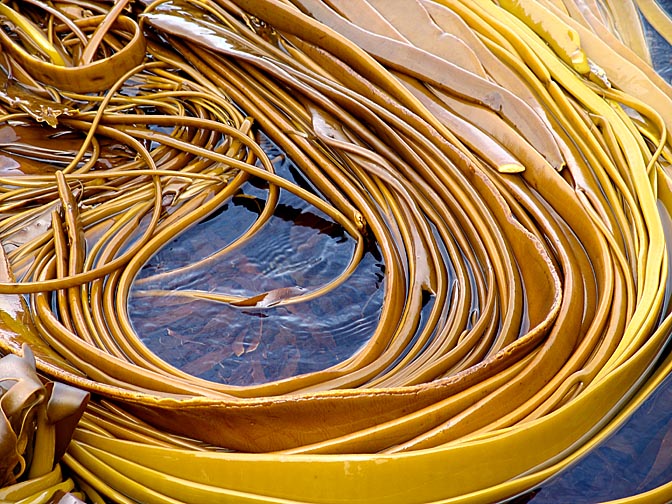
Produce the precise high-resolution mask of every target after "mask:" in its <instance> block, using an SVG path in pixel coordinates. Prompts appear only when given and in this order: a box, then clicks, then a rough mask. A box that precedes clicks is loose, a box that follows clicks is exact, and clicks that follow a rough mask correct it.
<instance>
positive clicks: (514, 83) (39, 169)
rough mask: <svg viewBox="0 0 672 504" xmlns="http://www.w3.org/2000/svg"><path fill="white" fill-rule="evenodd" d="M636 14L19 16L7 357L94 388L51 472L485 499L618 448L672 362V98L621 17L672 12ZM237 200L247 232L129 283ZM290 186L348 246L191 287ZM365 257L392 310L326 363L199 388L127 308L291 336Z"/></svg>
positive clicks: (91, 12)
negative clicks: (201, 310) (214, 315)
mask: <svg viewBox="0 0 672 504" xmlns="http://www.w3.org/2000/svg"><path fill="white" fill-rule="evenodd" d="M639 4H640V6H639V7H638V6H637V5H636V3H633V2H623V1H620V2H576V3H574V2H570V1H565V2H561V1H550V0H541V1H537V2H533V1H531V0H512V1H503V0H502V1H498V2H493V1H491V0H469V1H466V0H405V1H395V2H390V1H387V0H345V1H341V0H329V1H327V2H322V1H317V0H291V1H289V0H246V1H244V2H242V1H241V2H238V1H236V0H208V1H202V0H156V1H153V2H117V3H116V5H115V6H114V7H111V6H110V5H109V4H102V3H96V2H80V1H78V2H72V3H68V2H67V1H64V2H59V3H57V4H46V3H43V2H41V1H39V0H30V2H22V3H20V4H19V3H18V2H15V3H12V2H9V3H7V4H0V5H2V7H0V16H2V17H3V24H4V26H6V27H10V28H11V29H6V30H0V44H2V47H3V53H2V54H3V59H2V60H0V62H2V64H3V68H4V73H3V74H2V75H3V77H4V79H5V86H4V90H3V91H2V96H0V98H1V100H2V106H3V111H2V117H3V120H4V122H3V126H2V127H1V128H0V134H1V135H2V137H3V138H4V137H7V140H6V142H5V143H3V144H2V150H3V152H4V153H5V154H7V156H8V157H7V159H10V158H11V159H13V160H15V161H13V162H14V163H16V165H12V166H13V168H7V169H5V170H3V173H2V174H1V176H0V213H1V214H2V216H3V219H2V221H0V240H2V244H3V247H4V251H5V254H6V261H7V264H8V266H9V269H8V270H7V271H6V272H4V274H3V277H2V279H1V280H2V281H1V282H0V292H1V293H2V294H1V295H2V299H3V303H4V304H3V306H9V305H11V306H20V307H21V308H20V310H17V311H15V312H12V311H11V310H6V309H5V308H3V310H2V313H3V330H2V338H1V339H0V341H1V342H2V348H3V350H4V351H5V352H8V353H13V354H17V355H23V356H24V357H23V359H24V360H30V359H31V357H30V355H31V352H32V353H34V356H35V361H36V366H37V369H38V370H39V371H40V372H41V373H42V374H43V375H44V376H47V377H49V379H50V380H56V381H57V382H58V383H65V384H67V386H68V387H76V388H77V389H81V390H84V391H87V392H91V393H93V394H94V400H92V401H91V404H90V405H89V406H88V407H87V409H86V412H85V413H84V414H83V417H82V420H81V421H80V422H79V424H78V427H77V428H76V430H75V431H74V435H73V441H72V442H71V443H70V445H69V448H68V450H67V453H66V454H65V455H64V457H63V463H64V465H65V466H67V467H68V469H69V471H70V473H71V474H72V475H73V477H74V478H75V479H76V482H77V484H78V485H80V487H79V488H81V490H82V491H83V492H84V494H85V495H86V498H87V499H89V500H90V501H92V502H103V499H107V500H110V501H113V502H121V503H127V502H135V501H138V502H156V503H174V502H190V503H197V502H204V503H205V502H213V501H217V500H227V501H228V500H231V501H235V502H246V503H252V502H277V503H290V502H296V503H298V502H302V503H307V502H325V503H326V502H346V501H347V502H351V503H357V502H362V503H364V502H365V503H381V504H382V503H396V502H398V503H405V504H409V503H425V502H442V503H448V502H495V501H498V500H502V499H506V498H509V497H512V496H514V495H516V494H519V493H521V492H526V491H529V490H530V489H532V488H534V487H535V486H537V485H539V484H540V483H541V482H542V481H544V480H545V479H547V478H548V477H549V476H551V475H553V474H555V473H557V472H558V471H559V470H561V469H562V468H564V467H566V466H567V465H568V464H570V463H572V462H573V461H575V460H576V459H577V458H578V457H580V456H581V455H583V454H584V453H586V452H587V451H588V450H590V449H591V448H592V447H593V446H595V445H596V444H597V443H599V442H600V441H601V440H602V439H604V438H605V437H606V436H607V435H608V434H609V433H611V432H613V431H614V429H615V428H616V426H618V425H619V424H620V423H621V422H623V420H624V419H625V418H627V416H628V415H629V414H630V413H631V412H632V411H633V409H634V408H636V407H637V405H639V404H640V403H641V402H642V401H643V400H644V398H646V396H647V395H648V394H650V393H651V391H652V390H653V388H655V386H656V385H657V384H658V383H660V382H661V381H662V379H663V378H664V377H665V376H666V375H668V374H669V373H670V371H671V370H672V361H670V359H669V358H668V357H666V355H667V353H666V352H665V345H666V343H667V340H668V336H669V333H670V325H671V324H672V318H671V317H670V313H669V312H670V306H669V297H670V293H669V285H668V283H669V280H668V277H669V271H668V269H669V257H668V247H667V237H669V229H670V224H671V221H670V215H671V214H672V185H671V184H670V181H671V180H672V179H671V178H670V176H671V173H670V162H672V150H671V148H672V142H671V140H672V137H671V136H670V133H669V128H670V127H671V126H672V123H671V118H672V92H671V91H672V90H671V88H670V86H669V84H667V83H666V82H665V81H664V80H663V79H662V78H660V77H659V76H658V75H657V74H656V73H655V71H654V70H653V69H652V68H651V61H650V55H649V53H648V48H647V44H646V41H645V40H644V35H643V31H642V29H641V25H640V23H639V22H638V20H637V18H636V17H633V15H632V13H637V12H638V8H641V10H642V12H644V13H645V14H646V15H647V17H648V18H650V19H651V20H652V21H651V22H652V24H653V25H654V26H655V27H656V28H657V29H658V30H661V31H663V32H668V31H669V20H667V18H664V17H662V14H661V12H660V11H659V10H657V9H656V8H655V7H654V6H653V3H652V2H644V1H641V2H639ZM667 35H668V36H669V33H667ZM3 142H4V140H3ZM268 144H272V145H273V146H274V148H275V149H277V150H279V151H280V152H282V153H283V154H282V156H286V157H287V158H289V159H291V160H292V162H293V163H294V164H293V166H294V167H295V169H296V171H298V172H300V176H301V177H303V178H304V179H305V181H306V182H305V183H297V182H294V181H292V180H289V178H287V177H286V176H285V175H283V174H280V173H278V172H277V170H276V166H275V164H274V159H271V157H269V155H268V149H265V148H264V145H268ZM250 185H254V186H255V187H256V190H257V192H263V193H264V194H265V200H262V199H259V201H263V205H261V206H260V208H259V209H258V215H257V216H256V219H255V220H254V222H253V223H252V224H251V225H250V226H249V227H248V228H247V229H241V230H240V231H239V232H238V233H237V236H236V237H235V238H234V239H232V240H231V241H230V242H228V243H227V244H226V245H224V246H222V247H220V248H219V249H217V250H216V251H214V252H211V253H210V254H208V255H207V256H206V257H204V258H198V259H194V260H193V261H192V262H191V263H190V264H187V265H184V266H182V267H180V268H175V269H174V270H167V271H163V272H158V273H155V274H152V275H149V276H139V275H140V273H141V270H142V269H143V267H144V266H145V265H146V264H147V263H148V261H150V260H151V258H152V257H154V256H155V255H156V254H157V252H159V251H160V250H161V249H162V248H165V247H167V246H168V245H169V244H171V243H174V242H175V241H176V240H179V239H180V236H181V235H183V234H184V233H186V232H187V231H188V230H189V229H190V228H191V227H192V226H194V225H196V224H198V223H199V222H203V221H204V220H205V219H207V218H210V217H212V216H214V215H216V214H217V213H218V212H220V211H222V208H224V206H225V205H227V204H228V203H230V202H232V201H233V198H234V197H243V196H244V195H245V192H244V191H245V188H246V187H249V186H250ZM286 192H289V193H292V194H293V195H294V197H296V198H299V199H301V200H303V201H304V202H305V204H306V205H307V206H309V207H311V208H314V209H315V211H316V212H319V214H320V215H323V216H324V218H325V220H329V221H330V222H333V223H334V225H337V226H339V229H342V230H343V233H344V236H345V237H346V238H344V239H345V240H347V242H348V243H349V244H350V248H349V251H350V252H349V253H350V254H351V255H350V257H349V258H348V260H346V261H344V263H343V264H344V266H343V267H342V268H339V269H338V271H336V272H335V273H334V274H333V277H332V278H330V279H329V280H327V281H324V282H323V283H320V284H319V285H312V284H311V285H308V286H307V285H302V284H299V283H297V284H280V285H276V286H275V287H273V288H269V289H266V290H257V291H254V289H252V288H251V289H248V290H245V291H242V292H241V291H240V290H235V289H232V290H227V289H226V288H224V287H222V288H219V287H218V286H216V287H215V288H212V287H211V286H210V285H209V284H208V285H206V286H205V287H204V286H203V285H201V284H199V282H190V283H189V284H188V285H184V286H180V285H179V281H180V278H184V277H183V276H181V275H185V274H186V273H190V274H194V275H195V278H199V277H198V276H197V273H194V272H197V271H203V270H207V269H209V268H211V267H213V265H214V264H216V263H217V261H226V260H227V258H230V257H235V254H236V253H237V252H239V251H240V250H241V249H242V248H243V247H244V246H245V245H247V244H249V243H251V242H253V241H254V239H255V236H257V235H258V233H260V232H261V230H262V229H264V228H265V227H267V226H268V224H269V222H270V219H271V217H272V216H273V214H274V212H275V211H276V210H277V208H278V205H279V201H280V198H281V194H284V193H286ZM372 244H375V250H376V253H379V254H380V257H381V261H382V263H383V264H384V279H383V281H382V289H383V295H382V304H381V306H380V311H379V314H378V323H377V325H376V326H375V328H374V329H373V330H372V331H371V333H370V334H369V335H368V338H367V340H366V342H365V343H364V344H363V345H362V347H361V348H360V349H359V350H357V351H356V352H355V353H354V354H352V355H347V356H343V357H342V358H341V359H340V360H339V361H338V362H336V363H334V364H331V365H328V366H324V368H321V369H318V370H311V371H307V372H301V368H300V367H297V366H294V367H292V366H289V367H288V368H287V369H290V370H296V369H298V371H297V372H295V373H293V372H289V371H288V372H287V373H286V375H282V376H280V377H279V378H277V379H268V380H265V379H253V380H251V381H250V382H249V383H244V384H239V383H226V382H222V383H219V382H215V381H209V380H207V379H205V378H202V377H198V376H194V375H192V374H190V373H189V372H187V371H185V370H183V369H180V368H179V367H178V366H176V365H174V364H172V363H170V362H167V361H166V360H164V359H162V358H161V357H159V356H157V355H156V354H155V353H154V352H152V351H151V350H150V349H149V347H148V346H147V344H146V341H144V340H143V335H142V334H138V333H137V331H136V328H135V327H134V324H133V317H132V315H131V313H130V312H129V298H131V297H134V296H135V297H136V298H147V299H150V298H152V299H154V298H162V299H163V298H166V299H169V300H170V301H166V303H174V305H175V306H176V307H177V308H176V309H177V310H179V309H181V307H184V306H188V305H189V304H190V303H196V302H200V303H203V302H207V303H214V304H216V305H217V306H221V307H222V309H224V308H227V309H228V308H231V307H233V308H235V309H239V310H245V309H247V310H252V309H254V310H260V313H261V312H263V314H264V316H266V314H268V315H269V316H271V315H272V314H273V313H274V312H275V311H277V310H281V309H282V310H290V309H291V310H292V313H293V314H294V315H295V316H297V317H301V316H302V311H301V309H302V307H305V306H307V303H310V302H312V301H315V300H317V299H323V298H325V297H327V298H328V296H330V295H333V293H334V292H336V291H338V289H339V288H342V287H343V286H344V285H347V282H348V279H350V278H351V277H352V276H353V275H354V274H355V272H356V271H357V270H358V268H362V267H363V266H362V264H363V261H364V258H365V257H366V256H367V254H369V253H370V252H371V250H372V247H373V245H372ZM272 252H273V251H272V250H271V253H272ZM199 268H200V269H199ZM14 277H15V279H14ZM250 290H252V292H250ZM168 296H171V297H168ZM26 300H27V301H26ZM195 306H196V305H195ZM198 306H200V305H198ZM260 338H263V334H262V335H261V336H260ZM259 344H260V343H259V342H257V343H253V344H248V347H247V348H251V350H249V351H254V349H256V348H257V347H258V346H259ZM26 345H28V347H30V348H31V349H32V350H30V351H29V350H27V348H28V347H27V346H26ZM237 345H238V347H236V348H232V349H230V352H229V354H234V353H235V354H236V355H238V356H240V355H242V354H244V353H245V352H246V351H247V350H246V347H245V345H243V344H242V343H240V342H238V343H237ZM11 358H17V359H18V357H12V356H8V357H5V358H4V359H11ZM2 362H4V360H3V361H0V370H2ZM1 383H2V382H1V381H0V384H1ZM59 386H60V385H59ZM3 390H4V388H3ZM54 390H56V389H55V388H54ZM7 394H9V392H7ZM0 401H4V399H0ZM7 401H8V400H7ZM2 404H4V403H3V402H0V405H2ZM78 411H79V410H78ZM41 414H42V413H37V418H38V420H37V422H38V423H39V421H40V420H39V418H41V417H40V415H41ZM41 432H42V428H40V429H38V431H37V434H36V435H37V436H40V435H42V434H41ZM47 435H48V434H47ZM19 438H20V435H19ZM2 440H3V443H4V435H3V438H2ZM36 446H37V445H36ZM512 453H515V457H512V456H511V454H512ZM50 460H51V459H50ZM35 463H37V461H36V462H33V464H35ZM38 467H39V468H40V469H39V470H36V471H37V472H36V473H35V474H33V472H31V473H30V477H31V478H33V477H43V476H45V475H46V474H48V473H49V471H52V470H56V469H54V465H53V461H51V462H50V464H49V466H48V467H47V466H46V465H45V464H43V463H41V464H40V465H39V466H38ZM9 471H10V472H12V471H14V472H13V474H14V475H15V476H18V475H17V473H16V472H15V469H14V465H13V466H12V467H10V468H9ZM38 473H39V474H38ZM49 474H50V473H49ZM5 479H6V478H5ZM56 479H58V478H56ZM70 488H71V487H69V489H70ZM69 489H68V490H66V491H69ZM638 498H639V497H633V501H636V499H638ZM641 498H644V497H641ZM645 498H655V499H657V500H661V501H663V500H670V499H671V498H672V484H667V485H664V486H662V487H659V488H657V489H654V490H651V491H650V492H649V493H647V494H645Z"/></svg>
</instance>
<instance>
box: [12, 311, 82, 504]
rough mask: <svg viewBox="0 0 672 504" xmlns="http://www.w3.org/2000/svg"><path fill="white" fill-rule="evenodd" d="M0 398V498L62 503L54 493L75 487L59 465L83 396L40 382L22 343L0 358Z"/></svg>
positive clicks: (32, 360)
mask: <svg viewBox="0 0 672 504" xmlns="http://www.w3.org/2000/svg"><path fill="white" fill-rule="evenodd" d="M6 313H7V312H6V311H4V307H3V314H6ZM3 325H5V324H4V322H3ZM0 394H1V395H0V413H1V415H2V431H1V433H2V435H1V436H0V439H1V440H2V443H1V444H0V455H1V457H0V459H1V460H2V463H1V465H0V487H1V488H0V500H2V502H6V501H10V502H46V501H47V500H49V501H50V502H61V499H60V498H59V496H58V495H57V494H58V493H59V492H60V493H61V494H63V493H66V492H67V493H69V492H70V491H71V490H73V489H74V487H75V485H74V482H73V480H72V479H70V478H68V479H66V480H63V478H62V477H61V466H60V464H59V462H60V460H61V457H62V456H63V455H64V453H65V451H66V449H67V447H68V444H69V443H70V438H71V437H72V434H73V431H74V430H75V427H76V426H77V424H78V422H79V419H80V417H81V416H82V414H83V413H84V409H85V407H86V404H87V401H88V393H86V392H83V391H82V390H81V389H78V388H75V387H71V386H69V385H65V384H63V383H59V382H55V383H54V382H47V383H43V382H42V381H41V380H40V378H39V377H38V375H37V371H36V369H35V359H34V356H33V354H32V352H31V350H30V348H29V347H28V346H27V345H26V346H24V347H23V355H22V356H18V355H13V354H9V355H6V356H4V357H2V358H1V359H0ZM71 497H72V499H75V501H76V499H77V497H75V496H74V495H71ZM62 502H67V501H62ZM73 502H74V501H73Z"/></svg>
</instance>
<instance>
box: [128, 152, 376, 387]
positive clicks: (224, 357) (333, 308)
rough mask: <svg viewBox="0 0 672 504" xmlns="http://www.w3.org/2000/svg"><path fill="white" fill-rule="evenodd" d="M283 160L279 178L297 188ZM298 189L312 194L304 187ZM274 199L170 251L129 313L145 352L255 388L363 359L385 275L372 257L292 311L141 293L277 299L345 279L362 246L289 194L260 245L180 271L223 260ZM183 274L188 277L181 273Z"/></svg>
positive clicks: (211, 221)
mask: <svg viewBox="0 0 672 504" xmlns="http://www.w3.org/2000/svg"><path fill="white" fill-rule="evenodd" d="M272 151H273V147H272V146H270V145H269V154H270V157H271V158H273V156H274V155H275V154H278V155H277V156H276V162H275V168H276V170H277V171H278V173H279V174H280V175H282V176H285V177H287V178H290V179H293V180H296V179H295V176H296V175H297V173H296V171H295V170H292V164H291V162H289V161H288V160H287V159H286V157H284V156H281V155H279V153H277V152H276V153H274V152H272ZM297 183H301V184H302V185H304V186H305V185H306V181H303V180H298V181H297ZM265 200H266V190H265V188H264V187H263V186H261V187H257V186H255V184H254V183H250V184H247V185H246V186H245V187H244V193H241V194H238V195H237V196H235V197H234V198H233V199H232V200H231V201H230V202H229V203H228V204H227V205H226V206H225V207H224V208H222V209H221V211H219V212H218V213H217V214H216V215H213V216H210V218H208V219H206V220H205V221H203V222H201V223H200V224H199V225H197V226H195V227H194V228H193V229H190V230H188V231H187V232H186V233H185V234H183V235H181V236H180V237H179V238H177V239H176V240H174V241H173V242H172V243H170V244H169V245H167V246H166V247H164V249H163V250H161V251H160V252H159V253H158V254H157V255H155V256H154V257H153V258H152V259H151V261H150V262H149V263H148V264H147V265H146V266H145V267H144V269H143V270H142V272H141V274H140V275H139V277H138V280H137V281H136V285H135V287H134V295H133V296H132V298H131V300H130V302H129V313H130V315H131V319H132V321H133V324H134V327H135V329H136V331H137V333H138V334H141V335H142V338H143V341H144V343H145V344H146V345H147V347H148V348H149V349H150V350H151V351H152V352H154V353H155V354H156V355H158V356H160V357H161V358H162V359H164V360H166V361H167V362H169V363H170V364H172V365H174V366H176V367H179V368H181V369H182V370H184V371H186V372H188V373H190V374H192V375H194V376H198V377H201V378H205V379H208V380H212V381H216V382H221V383H228V384H231V385H250V384H255V383H264V382H267V381H272V380H278V379H282V378H287V377H290V376H293V375H296V374H301V373H307V372H311V371H316V370H320V369H324V368H326V367H329V366H331V365H334V364H337V363H338V362H341V361H343V360H344V359H346V358H348V357H350V356H351V355H352V354H353V353H355V352H356V351H357V350H358V349H359V348H360V347H361V346H362V345H363V344H364V343H365V342H366V340H367V339H368V338H369V337H370V335H371V334H372V333H373V331H374V329H375V327H376V326H377V324H378V319H379V315H380V310H381V306H382V302H383V294H384V289H383V288H382V287H383V278H384V266H383V264H382V261H381V258H380V257H379V255H378V252H377V250H375V249H371V250H369V251H368V252H367V254H366V255H365V257H364V259H363V261H362V262H361V264H360V265H359V267H358V268H357V270H356V271H355V273H354V274H353V275H352V277H351V278H349V279H348V280H347V281H346V282H345V283H344V284H343V285H341V286H340V287H338V288H337V289H335V290H334V291H332V292H331V293H329V295H326V296H322V297H320V298H318V299H315V300H313V301H309V302H303V303H297V304H290V305H286V306H278V307H270V308H256V307H236V306H231V305H229V304H226V303H215V302H211V301H204V300H191V299H189V298H184V297H175V296H161V297H159V296H145V295H142V291H143V290H156V289H165V290H171V289H181V290H184V289H199V290H205V291H210V292H220V293H225V294H230V295H236V296H243V297H252V296H255V295H257V294H259V293H262V292H266V291H271V290H274V289H283V288H286V289H288V290H287V292H289V293H290V294H291V293H292V292H299V291H300V290H301V289H306V290H311V289H314V288H317V287H319V286H321V285H324V284H326V283H328V282H329V281H331V280H332V279H333V278H334V277H336V276H338V275H339V273H340V272H341V271H343V270H344V269H345V268H346V267H347V265H348V263H349V261H350V257H351V255H352V252H353V250H354V246H355V242H354V240H352V239H351V238H349V237H348V236H347V235H346V234H345V232H344V230H343V229H342V228H341V227H340V226H339V225H338V224H336V223H334V222H333V221H332V220H331V219H330V218H329V217H327V216H325V215H324V214H322V213H321V212H319V211H318V210H316V209H315V208H313V207H311V206H309V205H307V204H306V203H305V202H304V201H302V200H301V199H299V198H297V197H296V196H293V195H292V194H290V193H288V192H281V197H280V203H279V204H278V206H277V208H276V211H275V213H274V215H273V217H272V218H271V219H270V221H269V222H268V223H267V225H266V226H265V227H263V228H262V229H261V230H260V231H259V232H257V233H255V235H254V237H253V238H252V239H251V240H250V241H248V242H247V243H244V244H243V245H242V246H240V247H238V248H236V249H235V250H233V251H231V252H230V253H228V254H225V255H222V256H220V257H217V258H216V259H215V260H209V261H207V262H205V263H204V264H203V266H202V267H199V268H190V269H184V268H182V267H183V266H185V265H189V264H193V263H194V262H198V261H199V260H200V259H202V258H206V257H208V256H211V255H212V254H216V253H217V252H218V251H219V250H221V249H222V248H224V247H226V246H227V245H228V244H230V243H231V242H232V241H234V240H235V239H236V238H237V237H238V236H240V234H241V233H242V232H244V230H245V229H247V228H249V227H250V226H251V225H252V223H253V222H254V221H255V220H256V218H257V217H258V216H259V213H260V212H261V211H262V209H263V207H264V205H265ZM176 268H182V269H181V270H177V271H176Z"/></svg>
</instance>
